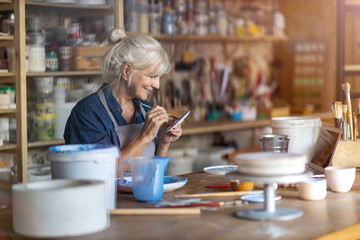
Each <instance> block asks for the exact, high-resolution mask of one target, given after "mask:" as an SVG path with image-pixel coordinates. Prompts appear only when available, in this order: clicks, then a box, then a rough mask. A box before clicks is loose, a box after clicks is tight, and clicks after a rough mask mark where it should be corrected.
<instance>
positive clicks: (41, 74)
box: [26, 71, 102, 77]
mask: <svg viewBox="0 0 360 240" xmlns="http://www.w3.org/2000/svg"><path fill="white" fill-rule="evenodd" d="M101 74H102V73H101V71H70V72H27V73H26V76H27V77H52V76H54V77H62V76H68V77H71V76H98V75H101Z"/></svg>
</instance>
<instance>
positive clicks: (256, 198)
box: [240, 194, 281, 203]
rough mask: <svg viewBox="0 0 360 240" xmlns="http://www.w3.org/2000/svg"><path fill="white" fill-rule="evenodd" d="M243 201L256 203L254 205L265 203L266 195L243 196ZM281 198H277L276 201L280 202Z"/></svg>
mask: <svg viewBox="0 0 360 240" xmlns="http://www.w3.org/2000/svg"><path fill="white" fill-rule="evenodd" d="M240 199H241V200H243V201H247V202H254V203H262V202H264V201H265V199H264V194H249V195H244V196H241V198H240ZM280 199H281V196H275V201H277V200H280Z"/></svg>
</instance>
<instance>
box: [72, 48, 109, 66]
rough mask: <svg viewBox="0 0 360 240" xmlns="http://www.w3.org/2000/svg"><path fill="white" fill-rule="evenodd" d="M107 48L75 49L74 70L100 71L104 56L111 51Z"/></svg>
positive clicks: (73, 51) (73, 54)
mask: <svg viewBox="0 0 360 240" xmlns="http://www.w3.org/2000/svg"><path fill="white" fill-rule="evenodd" d="M109 48H110V46H106V47H74V48H73V49H72V56H73V57H74V58H73V59H74V69H75V70H80V71H94V70H100V69H101V65H102V60H103V56H104V55H105V53H106V52H107V51H108V50H109Z"/></svg>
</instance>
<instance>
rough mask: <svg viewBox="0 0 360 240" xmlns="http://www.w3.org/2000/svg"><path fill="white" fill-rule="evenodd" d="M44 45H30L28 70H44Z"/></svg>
mask: <svg viewBox="0 0 360 240" xmlns="http://www.w3.org/2000/svg"><path fill="white" fill-rule="evenodd" d="M45 68H46V66H45V47H38V46H31V47H30V52H29V72H45Z"/></svg>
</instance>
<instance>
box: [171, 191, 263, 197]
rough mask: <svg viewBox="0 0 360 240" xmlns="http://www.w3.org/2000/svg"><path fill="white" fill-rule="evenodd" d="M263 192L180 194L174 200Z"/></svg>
mask: <svg viewBox="0 0 360 240" xmlns="http://www.w3.org/2000/svg"><path fill="white" fill-rule="evenodd" d="M263 192H264V191H231V192H213V193H195V194H180V195H175V196H174V197H175V198H189V197H200V198H201V197H236V196H243V195H247V194H262V193H263Z"/></svg>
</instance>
